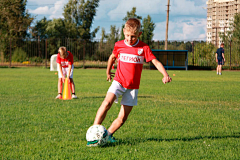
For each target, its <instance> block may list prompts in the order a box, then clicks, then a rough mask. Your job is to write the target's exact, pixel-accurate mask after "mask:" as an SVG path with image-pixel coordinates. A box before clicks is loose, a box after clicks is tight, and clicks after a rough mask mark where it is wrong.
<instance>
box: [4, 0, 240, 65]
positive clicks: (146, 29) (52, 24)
mask: <svg viewBox="0 0 240 160" xmlns="http://www.w3.org/2000/svg"><path fill="white" fill-rule="evenodd" d="M99 2H100V0H69V1H68V3H67V4H66V5H65V6H64V8H63V18H58V19H53V20H48V19H47V18H46V17H44V18H42V19H41V20H38V21H36V22H35V24H34V25H33V22H34V20H35V18H36V17H33V16H31V15H30V14H29V13H28V11H27V10H26V3H27V0H11V1H9V0H1V6H0V34H1V38H0V41H1V45H0V49H1V53H0V54H1V55H0V58H1V57H2V58H1V60H3V59H6V58H9V57H8V55H7V53H8V52H7V50H9V48H12V49H13V52H14V50H16V52H18V51H19V50H20V51H21V47H22V46H21V44H22V43H21V42H23V41H26V38H32V39H35V41H34V42H35V43H36V46H41V44H40V43H41V42H40V41H41V40H42V39H48V48H47V49H48V53H50V55H52V54H56V51H57V48H58V47H59V46H60V45H61V42H60V41H61V39H66V38H69V39H78V41H72V43H76V44H78V43H85V44H87V45H89V46H93V45H94V44H95V43H98V45H97V47H95V48H94V49H92V50H94V52H97V53H98V54H99V55H105V57H108V54H109V52H110V53H111V51H112V49H113V47H114V44H115V42H117V41H119V40H122V39H124V35H123V32H122V28H123V27H124V23H125V22H126V21H127V19H128V18H132V17H135V18H138V19H140V20H141V21H142V28H141V30H142V32H143V33H142V35H141V36H140V40H142V41H143V42H145V43H147V44H148V45H149V46H150V47H151V48H154V49H164V48H163V45H161V44H162V43H164V42H163V41H160V42H158V43H160V45H159V44H156V42H154V41H153V40H152V39H153V36H154V34H153V32H154V29H155V26H156V25H155V23H154V22H153V21H152V18H151V16H150V15H148V16H147V17H145V18H143V17H142V16H140V15H138V14H137V8H136V7H133V8H132V10H130V11H128V12H127V13H126V16H125V17H123V19H122V20H123V25H122V26H121V28H117V27H116V26H115V25H111V26H110V31H109V32H107V31H106V30H105V28H101V31H100V26H97V27H96V28H92V24H93V21H94V17H95V16H96V14H97V7H98V6H99ZM239 22H240V14H236V15H235V18H234V21H233V22H232V23H231V24H230V26H231V29H230V30H229V31H227V32H226V34H224V35H222V34H220V36H221V37H222V38H223V41H224V42H225V44H226V46H227V47H228V48H229V47H230V46H231V47H232V51H233V53H232V54H233V56H235V59H236V61H237V62H239V52H240V51H239V47H238V46H239V42H240V23H239ZM99 31H100V32H101V36H100V40H99V41H97V42H96V41H95V40H94V38H95V37H96V34H97V33H98V32H99ZM11 39H15V40H14V41H12V40H11ZM56 39H58V40H56ZM204 43H205V42H204ZM76 44H69V46H70V47H71V45H72V46H77V47H78V48H77V49H76V50H83V47H85V46H84V45H79V46H78V45H76ZM200 44H201V46H202V45H203V42H199V43H196V44H195V49H197V48H198V47H197V46H198V45H200ZM10 45H11V46H10ZM204 45H205V47H200V48H201V49H200V50H195V53H194V54H189V55H193V57H191V56H189V59H193V62H194V59H195V60H196V59H199V58H200V59H201V58H208V59H211V60H212V59H213V58H214V57H213V56H214V53H213V52H215V51H214V50H215V49H216V47H214V45H212V44H207V43H205V44H204ZM234 46H235V47H234ZM192 48H193V44H191V42H181V43H179V42H176V41H173V42H169V47H168V49H170V50H171V49H187V50H189V52H191V51H192ZM203 48H204V49H203ZM39 50H40V49H39ZM89 51H90V49H89ZM22 52H29V51H22ZM25 54H26V55H27V54H29V53H25ZM38 56H39V57H41V56H42V54H40V52H39V54H38ZM96 58H97V57H95V58H94V59H96Z"/></svg>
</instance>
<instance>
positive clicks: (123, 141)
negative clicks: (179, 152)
mask: <svg viewBox="0 0 240 160" xmlns="http://www.w3.org/2000/svg"><path fill="white" fill-rule="evenodd" d="M225 138H240V132H239V133H233V134H232V135H222V136H220V135H216V136H196V137H183V138H169V139H163V138H145V139H144V138H134V139H120V140H118V142H116V143H108V144H106V145H105V146H103V147H112V146H117V145H136V144H138V143H144V142H149V141H155V142H163V141H168V142H171V141H184V142H185V141H195V140H200V139H225Z"/></svg>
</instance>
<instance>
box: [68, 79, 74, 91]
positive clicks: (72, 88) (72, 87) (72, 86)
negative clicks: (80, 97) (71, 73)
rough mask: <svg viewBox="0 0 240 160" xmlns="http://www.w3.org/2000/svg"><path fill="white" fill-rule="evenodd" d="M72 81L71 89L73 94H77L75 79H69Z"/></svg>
mask: <svg viewBox="0 0 240 160" xmlns="http://www.w3.org/2000/svg"><path fill="white" fill-rule="evenodd" d="M69 79H70V87H71V91H72V93H75V84H74V82H73V79H72V78H69Z"/></svg>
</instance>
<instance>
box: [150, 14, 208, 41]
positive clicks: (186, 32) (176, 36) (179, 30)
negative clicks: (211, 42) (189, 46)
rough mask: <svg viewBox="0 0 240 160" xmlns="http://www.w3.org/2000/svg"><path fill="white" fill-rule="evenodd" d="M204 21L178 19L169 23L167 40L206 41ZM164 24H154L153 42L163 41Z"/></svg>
mask: <svg viewBox="0 0 240 160" xmlns="http://www.w3.org/2000/svg"><path fill="white" fill-rule="evenodd" d="M205 33H206V19H194V18H190V19H185V18H183V19H178V20H176V21H170V22H169V26H168V40H206V34H205ZM165 34H166V22H160V23H156V28H155V30H154V39H155V40H165Z"/></svg>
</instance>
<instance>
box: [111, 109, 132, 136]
mask: <svg viewBox="0 0 240 160" xmlns="http://www.w3.org/2000/svg"><path fill="white" fill-rule="evenodd" d="M132 108H133V106H126V105H122V106H121V109H120V112H119V114H118V117H117V118H116V119H115V120H114V121H113V123H112V124H111V126H110V127H109V128H108V132H110V133H111V134H113V133H114V132H116V131H117V130H118V129H119V128H120V127H121V126H122V125H123V124H124V123H125V122H126V120H127V118H128V115H129V114H130V112H131V110H132Z"/></svg>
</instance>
